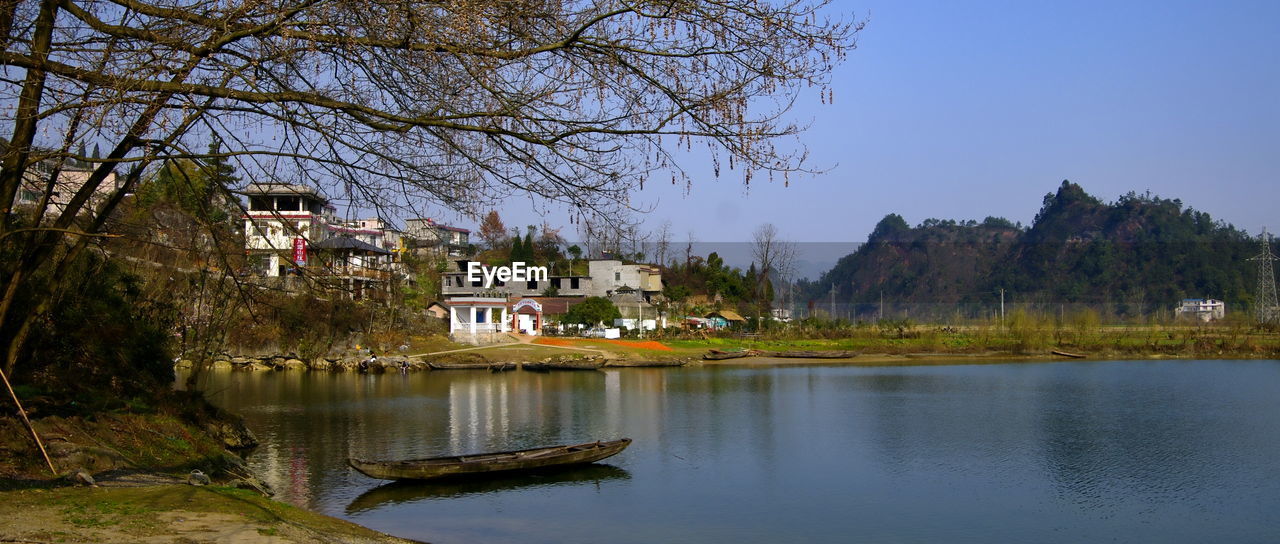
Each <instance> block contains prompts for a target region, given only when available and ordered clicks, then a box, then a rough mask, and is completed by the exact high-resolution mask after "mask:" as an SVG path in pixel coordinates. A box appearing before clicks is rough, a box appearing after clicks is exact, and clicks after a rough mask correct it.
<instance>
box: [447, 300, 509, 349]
mask: <svg viewBox="0 0 1280 544" xmlns="http://www.w3.org/2000/svg"><path fill="white" fill-rule="evenodd" d="M448 306H449V337H450V338H451V339H453V341H455V342H465V343H468V344H489V343H493V342H497V341H500V340H501V338H502V336H505V334H506V333H508V332H511V327H510V320H509V319H508V314H507V298H506V297H453V298H451V299H449V303H448Z"/></svg>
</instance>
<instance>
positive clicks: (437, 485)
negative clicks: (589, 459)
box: [346, 464, 631, 514]
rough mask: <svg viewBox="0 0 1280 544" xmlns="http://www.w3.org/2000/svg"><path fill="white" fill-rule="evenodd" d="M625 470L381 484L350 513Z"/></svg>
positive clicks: (615, 475)
mask: <svg viewBox="0 0 1280 544" xmlns="http://www.w3.org/2000/svg"><path fill="white" fill-rule="evenodd" d="M629 478H631V474H630V473H629V472H627V471H626V470H623V469H621V468H618V467H615V466H612V465H602V464H590V465H583V466H577V467H559V468H550V469H546V470H540V471H536V472H522V473H518V474H511V475H506V476H503V475H492V474H490V475H484V476H469V477H460V478H454V479H447V480H437V481H421V482H416V481H409V480H406V481H398V482H391V483H389V484H384V485H380V486H378V487H375V488H373V489H370V490H368V491H365V492H364V493H362V494H361V495H360V496H359V497H356V499H355V500H354V501H351V504H348V505H347V508H346V511H347V513H348V514H357V513H361V512H364V511H367V510H373V509H377V508H385V507H390V506H394V505H397V504H403V503H411V502H415V501H420V500H433V499H454V498H459V497H464V496H467V495H482V494H492V493H501V492H505V491H515V490H528V489H532V488H537V487H553V486H565V485H595V486H597V487H599V485H600V483H601V482H604V481H609V480H626V479H629Z"/></svg>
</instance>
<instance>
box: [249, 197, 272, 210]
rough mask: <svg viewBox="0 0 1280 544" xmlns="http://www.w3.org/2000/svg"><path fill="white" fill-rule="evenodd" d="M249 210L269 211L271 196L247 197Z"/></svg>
mask: <svg viewBox="0 0 1280 544" xmlns="http://www.w3.org/2000/svg"><path fill="white" fill-rule="evenodd" d="M249 211H251V212H265V211H271V198H270V197H265V196H251V197H249Z"/></svg>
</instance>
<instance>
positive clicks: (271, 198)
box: [244, 183, 339, 277]
mask: <svg viewBox="0 0 1280 544" xmlns="http://www.w3.org/2000/svg"><path fill="white" fill-rule="evenodd" d="M244 194H245V195H246V196H247V197H248V198H249V206H248V208H247V211H246V213H245V216H244V234H245V254H246V256H247V257H248V266H249V269H250V271H251V272H253V273H254V274H255V275H258V276H266V277H279V276H285V275H288V274H289V272H290V271H291V270H293V271H297V270H299V269H300V267H305V266H306V265H307V251H308V249H309V246H310V244H314V243H316V242H321V241H323V240H325V239H327V238H329V236H330V232H331V231H330V226H336V225H338V224H339V222H338V220H337V208H335V207H334V206H333V205H332V204H330V203H329V198H328V197H326V196H325V195H324V194H323V193H321V192H319V191H317V190H315V189H312V188H310V187H306V186H302V185H293V184H286V183H252V184H250V185H249V186H248V187H247V188H246V189H245V191H244Z"/></svg>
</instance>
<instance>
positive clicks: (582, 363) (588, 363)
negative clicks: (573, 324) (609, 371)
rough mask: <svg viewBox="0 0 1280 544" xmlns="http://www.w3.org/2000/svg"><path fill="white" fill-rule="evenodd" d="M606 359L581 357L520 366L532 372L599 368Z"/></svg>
mask: <svg viewBox="0 0 1280 544" xmlns="http://www.w3.org/2000/svg"><path fill="white" fill-rule="evenodd" d="M603 366H604V361H602V360H599V359H580V360H575V361H547V362H545V363H522V364H521V365H520V368H521V369H523V370H528V371H530V372H546V371H549V370H599V369H600V368H601V367H603Z"/></svg>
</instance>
